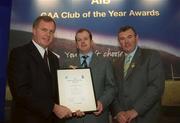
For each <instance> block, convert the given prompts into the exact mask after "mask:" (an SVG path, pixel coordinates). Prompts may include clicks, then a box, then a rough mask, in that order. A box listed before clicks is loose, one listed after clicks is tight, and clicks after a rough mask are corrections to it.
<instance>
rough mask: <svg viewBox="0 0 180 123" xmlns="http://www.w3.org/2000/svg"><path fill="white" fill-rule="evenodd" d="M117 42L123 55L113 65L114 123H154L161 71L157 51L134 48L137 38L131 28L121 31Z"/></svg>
mask: <svg viewBox="0 0 180 123" xmlns="http://www.w3.org/2000/svg"><path fill="white" fill-rule="evenodd" d="M118 39H119V43H120V45H121V48H122V50H123V52H124V57H122V59H120V60H117V61H115V64H114V70H115V77H116V80H117V87H118V95H117V96H116V99H115V101H114V102H113V104H112V105H113V108H112V109H113V114H114V118H115V119H116V120H117V121H118V123H158V116H159V110H160V102H161V96H162V94H163V90H164V83H165V77H164V71H163V67H162V62H161V59H160V55H159V53H158V52H157V51H153V50H150V49H142V48H140V47H138V45H137V43H138V35H137V33H136V31H135V29H134V28H133V27H132V26H124V27H121V28H120V30H119V32H118Z"/></svg>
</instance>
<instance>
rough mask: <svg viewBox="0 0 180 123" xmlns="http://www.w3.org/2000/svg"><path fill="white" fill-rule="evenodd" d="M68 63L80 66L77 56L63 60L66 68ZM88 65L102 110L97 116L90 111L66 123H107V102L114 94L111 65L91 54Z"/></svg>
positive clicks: (108, 102) (109, 101) (110, 100)
mask: <svg viewBox="0 0 180 123" xmlns="http://www.w3.org/2000/svg"><path fill="white" fill-rule="evenodd" d="M69 65H73V66H78V67H81V65H80V59H79V57H76V58H73V59H70V60H68V61H66V62H65V67H66V68H67V67H69ZM89 67H90V68H91V72H92V78H93V82H94V89H95V95H96V98H97V100H99V101H101V102H102V104H103V107H104V111H103V113H102V114H101V115H99V116H95V115H94V114H92V113H90V114H86V115H85V117H82V118H71V119H69V120H68V121H67V123H109V104H110V103H111V102H112V100H113V99H114V95H115V91H114V87H115V84H114V75H113V71H112V65H111V63H110V62H109V61H108V60H107V59H104V58H101V57H99V56H98V57H97V56H96V55H95V54H93V56H92V60H91V62H90V65H89Z"/></svg>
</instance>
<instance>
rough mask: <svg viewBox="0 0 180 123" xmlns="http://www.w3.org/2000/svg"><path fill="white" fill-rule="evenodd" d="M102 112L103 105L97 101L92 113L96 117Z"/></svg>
mask: <svg viewBox="0 0 180 123" xmlns="http://www.w3.org/2000/svg"><path fill="white" fill-rule="evenodd" d="M102 111H103V105H102V103H101V102H100V101H97V111H96V112H94V114H95V115H96V116H97V115H100V114H101V113H102Z"/></svg>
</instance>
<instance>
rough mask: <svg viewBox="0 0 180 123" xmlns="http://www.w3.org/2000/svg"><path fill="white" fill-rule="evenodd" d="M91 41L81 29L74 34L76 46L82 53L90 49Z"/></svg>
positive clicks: (87, 34)
mask: <svg viewBox="0 0 180 123" xmlns="http://www.w3.org/2000/svg"><path fill="white" fill-rule="evenodd" d="M92 46H93V41H92V39H91V38H90V34H89V33H88V32H87V31H85V30H84V31H81V32H78V33H77V34H76V47H77V48H78V49H79V51H80V52H81V53H83V54H86V53H88V52H89V51H91V50H92Z"/></svg>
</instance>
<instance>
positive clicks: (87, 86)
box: [57, 68, 97, 112]
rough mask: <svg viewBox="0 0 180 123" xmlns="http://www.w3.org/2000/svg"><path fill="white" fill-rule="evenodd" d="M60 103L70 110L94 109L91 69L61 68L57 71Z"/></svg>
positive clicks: (94, 99) (89, 110) (87, 110)
mask: <svg viewBox="0 0 180 123" xmlns="http://www.w3.org/2000/svg"><path fill="white" fill-rule="evenodd" d="M57 75H58V90H59V103H60V105H63V106H66V107H68V108H69V109H70V110H71V111H72V112H75V111H77V110H81V111H83V112H91V111H96V108H97V107H96V98H95V94H94V88H93V82H92V76H91V69H90V68H79V69H61V70H58V71H57Z"/></svg>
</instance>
